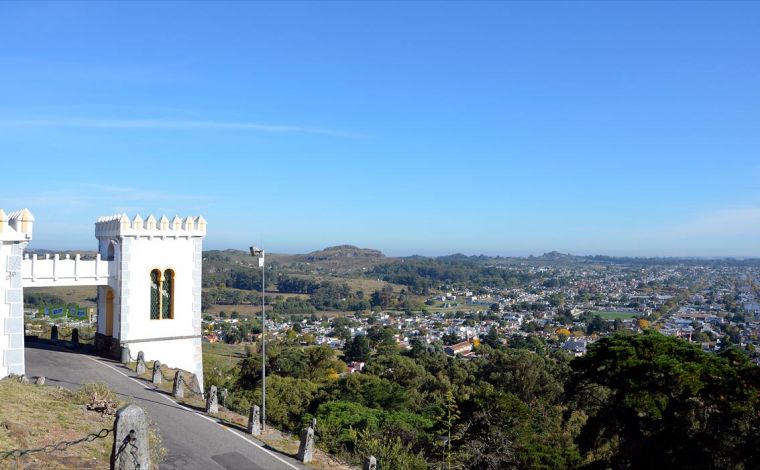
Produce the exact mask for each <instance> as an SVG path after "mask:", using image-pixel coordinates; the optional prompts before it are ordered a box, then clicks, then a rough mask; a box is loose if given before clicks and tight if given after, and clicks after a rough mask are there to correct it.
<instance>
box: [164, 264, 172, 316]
mask: <svg viewBox="0 0 760 470" xmlns="http://www.w3.org/2000/svg"><path fill="white" fill-rule="evenodd" d="M161 318H162V319H169V318H174V271H172V270H171V269H167V270H166V271H164V278H163V281H162V282H161Z"/></svg>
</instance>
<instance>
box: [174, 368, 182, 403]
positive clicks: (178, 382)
mask: <svg viewBox="0 0 760 470" xmlns="http://www.w3.org/2000/svg"><path fill="white" fill-rule="evenodd" d="M172 396H173V397H174V398H184V397H185V376H184V375H182V371H181V370H178V371H177V373H176V374H174V386H173V387H172Z"/></svg>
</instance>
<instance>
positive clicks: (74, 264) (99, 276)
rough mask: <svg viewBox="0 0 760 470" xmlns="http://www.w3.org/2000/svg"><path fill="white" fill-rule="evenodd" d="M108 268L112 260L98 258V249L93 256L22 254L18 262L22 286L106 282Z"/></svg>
mask: <svg viewBox="0 0 760 470" xmlns="http://www.w3.org/2000/svg"><path fill="white" fill-rule="evenodd" d="M111 271H112V267H111V261H107V260H103V259H101V258H100V253H98V254H97V255H96V257H95V259H92V260H83V259H82V258H81V256H80V255H76V256H74V258H71V257H70V255H64V257H63V258H61V256H60V255H58V254H56V255H54V256H53V257H52V258H51V257H50V256H49V255H47V256H45V257H44V258H39V257H38V256H37V255H36V254H33V255H32V256H31V257H30V256H29V255H28V254H24V259H23V261H22V262H21V279H22V285H23V286H24V287H59V286H106V285H108V281H109V277H110V276H111Z"/></svg>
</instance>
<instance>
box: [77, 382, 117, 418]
mask: <svg viewBox="0 0 760 470" xmlns="http://www.w3.org/2000/svg"><path fill="white" fill-rule="evenodd" d="M74 401H75V402H76V403H79V404H80V405H85V408H87V409H88V410H92V411H97V412H98V413H103V414H107V415H115V414H116V410H117V409H118V408H119V399H118V398H117V396H116V394H115V393H114V392H112V391H111V390H110V389H109V388H108V387H107V386H106V385H105V384H103V383H92V384H84V385H83V386H82V388H80V389H79V390H78V391H77V392H76V393H75V394H74Z"/></svg>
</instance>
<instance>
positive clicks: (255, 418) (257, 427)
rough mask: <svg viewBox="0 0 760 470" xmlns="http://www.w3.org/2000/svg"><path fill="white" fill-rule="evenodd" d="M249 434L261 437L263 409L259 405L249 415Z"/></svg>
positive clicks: (252, 408) (253, 407)
mask: <svg viewBox="0 0 760 470" xmlns="http://www.w3.org/2000/svg"><path fill="white" fill-rule="evenodd" d="M248 434H252V435H254V436H261V409H260V408H259V405H253V406H252V407H251V412H250V413H249V414H248Z"/></svg>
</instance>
